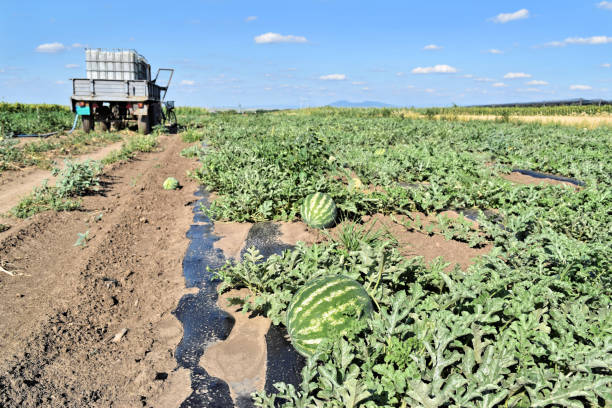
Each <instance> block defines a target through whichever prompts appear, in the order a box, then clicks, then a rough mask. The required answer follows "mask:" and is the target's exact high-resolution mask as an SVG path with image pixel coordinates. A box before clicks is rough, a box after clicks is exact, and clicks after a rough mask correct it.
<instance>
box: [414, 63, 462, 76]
mask: <svg viewBox="0 0 612 408" xmlns="http://www.w3.org/2000/svg"><path fill="white" fill-rule="evenodd" d="M455 72H457V68H455V67H451V66H450V65H444V64H442V65H435V66H433V67H416V68H415V69H413V70H412V73H413V74H453V73H455Z"/></svg>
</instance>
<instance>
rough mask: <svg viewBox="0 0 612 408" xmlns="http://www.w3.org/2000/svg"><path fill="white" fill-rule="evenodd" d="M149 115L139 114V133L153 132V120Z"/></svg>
mask: <svg viewBox="0 0 612 408" xmlns="http://www.w3.org/2000/svg"><path fill="white" fill-rule="evenodd" d="M149 119H150V118H149V115H140V116H138V133H142V134H145V135H148V134H149V133H151V121H150V120H149Z"/></svg>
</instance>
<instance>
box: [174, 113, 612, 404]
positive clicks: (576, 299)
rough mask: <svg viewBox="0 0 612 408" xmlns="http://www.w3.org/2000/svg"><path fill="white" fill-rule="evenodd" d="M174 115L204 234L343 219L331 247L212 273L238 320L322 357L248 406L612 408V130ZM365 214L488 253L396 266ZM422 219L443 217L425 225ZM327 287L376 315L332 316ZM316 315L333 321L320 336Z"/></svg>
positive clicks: (332, 116)
mask: <svg viewBox="0 0 612 408" xmlns="http://www.w3.org/2000/svg"><path fill="white" fill-rule="evenodd" d="M181 113H182V115H181V116H182V118H183V121H187V122H189V124H190V129H189V130H188V131H187V132H186V133H185V134H184V135H183V138H184V139H185V140H193V141H196V140H197V141H200V140H201V141H204V142H205V147H203V148H201V149H200V148H197V147H196V148H193V149H192V151H195V150H197V152H196V153H193V154H197V155H198V157H199V160H200V161H201V167H200V168H199V169H197V170H196V171H195V172H194V173H193V174H192V176H193V177H195V178H196V179H197V180H198V181H199V182H201V183H202V184H203V185H205V186H206V188H207V189H209V190H211V191H215V192H216V194H217V195H218V197H217V198H216V200H214V202H212V204H211V205H210V207H209V208H207V209H206V212H207V214H208V215H210V216H211V217H212V218H213V219H218V220H231V221H237V222H244V221H253V222H258V221H265V220H278V221H292V220H300V219H302V218H303V217H304V210H303V209H302V210H301V209H300V206H301V205H303V203H304V201H305V200H306V197H307V196H309V195H311V194H314V193H324V194H325V195H327V196H328V197H329V198H331V199H332V200H333V202H334V203H335V207H336V209H337V215H335V214H334V215H335V222H336V223H337V224H340V225H341V226H340V227H339V228H337V229H338V230H339V232H338V233H337V234H335V235H334V234H330V235H329V239H328V240H326V241H325V242H322V243H318V244H314V245H310V246H308V245H302V244H298V245H297V247H295V248H294V249H293V250H288V251H285V252H284V253H283V254H282V255H273V256H271V257H269V258H268V259H267V260H266V261H265V262H261V261H260V260H261V256H260V255H259V254H258V253H257V251H249V252H247V253H246V254H245V256H244V257H243V259H242V261H241V262H238V263H235V264H227V265H226V266H225V267H223V268H222V269H221V270H219V271H217V274H218V276H219V278H220V279H221V280H222V286H221V290H222V291H223V290H226V289H228V288H241V287H246V288H248V289H249V290H250V292H251V301H252V302H250V303H246V304H245V305H246V306H245V308H247V309H249V310H251V309H255V311H256V312H258V313H262V314H264V315H265V316H267V317H268V318H270V319H271V320H272V322H273V324H275V325H287V324H288V325H289V331H290V333H291V332H292V330H293V327H292V325H294V326H296V327H297V328H298V329H299V330H302V331H301V332H300V335H299V336H297V335H294V338H292V341H294V342H298V343H300V345H299V346H298V347H297V348H298V350H304V349H305V347H304V344H303V342H304V341H307V342H309V343H308V344H310V345H312V344H314V345H316V346H317V347H315V348H314V349H316V350H315V351H310V352H308V353H306V354H305V355H306V356H307V357H308V358H307V360H306V361H307V362H306V365H305V367H304V368H303V370H302V372H301V377H302V381H301V383H300V384H299V385H298V386H294V385H288V384H284V383H278V384H275V388H276V390H278V393H277V394H270V393H264V392H260V393H258V394H256V395H255V396H254V401H255V403H256V405H257V406H262V407H273V406H279V405H280V406H287V407H308V406H326V407H327V406H329V407H332V406H339V407H340V406H342V407H356V406H363V407H528V406H529V407H556V406H564V407H596V406H610V403H611V402H612V371H611V368H612V313H611V295H612V273H611V272H612V264H611V261H610V260H611V259H612V246H611V243H612V218H611V215H612V188H611V183H610V175H611V174H612V156H610V150H609V149H610V146H612V131H611V130H610V129H609V128H597V129H594V130H587V129H577V128H573V127H561V126H545V125H537V124H513V123H499V122H480V121H473V122H454V121H439V120H425V119H409V118H404V117H402V116H398V115H390V114H388V112H386V111H384V110H367V109H365V110H355V109H353V110H350V109H346V110H341V109H329V108H322V109H313V110H303V111H297V112H277V113H268V114H247V115H236V114H217V115H206V114H203V115H197V114H196V113H195V112H194V110H189V111H183V112H181ZM195 146H197V145H195ZM194 149H195V150H194ZM517 169H525V170H532V171H537V172H543V173H547V174H550V175H561V176H565V177H568V178H572V179H574V180H576V181H581V182H583V183H584V184H583V185H581V186H578V185H576V184H581V183H576V184H572V183H565V184H561V185H550V184H548V183H546V180H547V179H546V178H544V179H539V180H541V181H542V182H541V183H536V184H521V183H517V182H513V181H512V180H509V177H508V176H509V175H511V174H513V173H511V172H512V171H513V170H517ZM544 176H546V174H545V175H544ZM312 205H313V206H314V205H317V203H314V204H312ZM320 208H321V207H318V209H320ZM447 210H455V211H458V212H459V213H466V214H467V213H468V212H469V213H471V214H476V215H475V217H473V218H474V219H476V220H477V224H476V225H477V226H474V225H473V224H471V223H470V222H468V221H466V219H465V218H464V217H462V216H460V217H459V218H454V219H450V218H446V217H444V216H441V215H440V214H441V213H442V212H444V211H447ZM466 210H469V211H466ZM330 211H331V210H330ZM313 212H316V211H315V210H313ZM377 214H379V215H381V214H382V215H386V216H390V217H392V218H395V219H397V220H398V221H397V222H398V223H401V225H402V227H403V228H405V229H406V230H408V231H418V232H420V233H422V234H426V235H430V236H431V235H435V234H441V235H443V236H444V237H445V238H446V239H447V240H456V241H460V242H464V243H466V244H467V245H468V246H469V247H478V246H481V247H486V248H487V249H488V250H487V253H486V254H484V255H482V256H480V257H479V258H478V259H477V260H476V261H475V263H473V264H472V265H470V266H469V267H468V268H466V269H465V270H463V269H461V268H459V267H454V268H450V267H449V264H448V263H447V262H446V261H445V259H444V258H438V259H435V260H434V261H432V262H429V263H427V262H425V261H424V260H423V258H422V257H419V256H412V257H406V256H402V255H401V254H400V253H401V249H402V248H401V247H400V245H399V244H398V241H397V240H394V238H393V236H392V235H390V234H388V233H387V232H386V231H384V229H383V230H378V231H377V230H376V228H375V227H366V225H365V224H364V222H363V221H364V220H367V219H369V217H371V216H374V215H377ZM322 216H324V214H323V215H322ZM428 216H429V217H432V216H433V217H436V216H437V218H435V221H434V222H433V223H432V224H429V225H428V226H425V225H424V224H423V223H422V222H421V219H422V218H423V217H428ZM306 221H308V220H306ZM311 225H315V226H317V227H321V225H316V222H315V223H314V224H311ZM338 276H343V277H345V278H346V280H345V282H349V283H345V285H348V287H346V291H348V292H347V293H351V290H350V287H352V286H351V285H353V284H352V283H350V282H358V283H359V284H360V286H361V287H362V288H363V289H364V290H365V292H366V293H367V294H368V296H369V297H370V298H371V299H372V303H373V305H374V306H373V310H372V311H371V312H370V311H368V310H369V309H368V308H369V306H368V307H366V306H362V307H350V308H346V307H343V305H345V303H346V302H347V297H346V296H343V295H342V293H344V292H343V290H342V289H343V284H342V283H337V284H335V285H334V284H333V282H334V279H337V277H338ZM326 278H327V279H328V280H329V281H330V284H329V285H327V286H325V285H321V283H319V286H320V287H321V289H320V290H314V289H312V290H311V292H309V293H310V296H308V298H307V299H306V300H304V299H302V301H304V302H305V304H303V305H302V306H301V307H295V305H294V306H293V307H292V306H291V302H292V299H294V295H295V293H296V292H300V290H301V289H302V288H304V287H305V286H308V285H309V282H313V281H312V280H316V281H315V282H321V280H323V282H325V279H326ZM340 281H341V282H342V279H341V280H340ZM326 287H327V288H328V289H325V288H326ZM329 288H331V289H329ZM332 289H334V290H335V291H334V290H332ZM304 290H306V289H304ZM334 296H336V298H334ZM303 297H304V296H302V298H303ZM349 297H350V296H349ZM353 303H354V302H353ZM358 303H359V302H358ZM321 305H325V308H322V307H321ZM309 308H312V310H309ZM364 308H365V309H364ZM338 309H342V310H343V311H342V312H338ZM366 309H367V310H366ZM366 312H367V313H366ZM300 313H302V315H301V314H300ZM325 313H327V314H328V315H329V314H333V315H335V316H342V318H341V319H339V320H337V321H336V322H335V323H334V322H331V323H330V322H328V321H327V320H326V317H325ZM364 315H365V316H364ZM350 316H352V318H351V317H350ZM317 320H319V322H317ZM326 322H328V323H329V324H326ZM319 323H320V324H319ZM298 329H295V330H293V332H294V333H296V330H298ZM308 348H309V349H313V348H312V347H311V346H309V347H308Z"/></svg>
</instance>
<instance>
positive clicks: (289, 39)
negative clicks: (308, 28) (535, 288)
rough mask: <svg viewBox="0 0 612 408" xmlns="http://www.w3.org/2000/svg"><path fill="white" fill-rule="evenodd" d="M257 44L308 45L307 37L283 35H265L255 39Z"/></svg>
mask: <svg viewBox="0 0 612 408" xmlns="http://www.w3.org/2000/svg"><path fill="white" fill-rule="evenodd" d="M255 42H256V43H257V44H278V43H306V42H308V40H306V37H302V36H296V35H282V34H278V33H265V34H261V35H258V36H257V37H255Z"/></svg>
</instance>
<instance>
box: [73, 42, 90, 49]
mask: <svg viewBox="0 0 612 408" xmlns="http://www.w3.org/2000/svg"><path fill="white" fill-rule="evenodd" d="M87 47H88V45H87V44H81V43H74V44H72V48H87Z"/></svg>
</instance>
